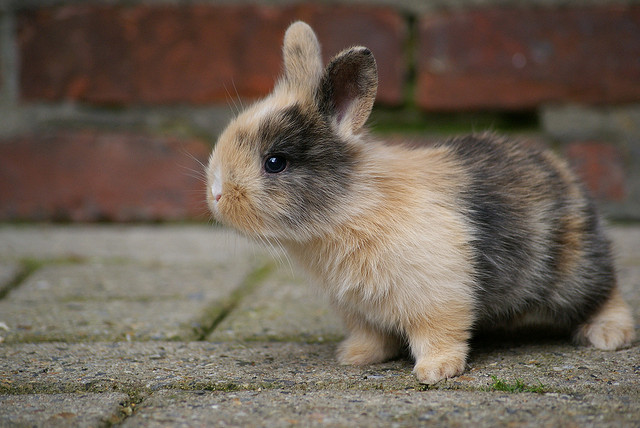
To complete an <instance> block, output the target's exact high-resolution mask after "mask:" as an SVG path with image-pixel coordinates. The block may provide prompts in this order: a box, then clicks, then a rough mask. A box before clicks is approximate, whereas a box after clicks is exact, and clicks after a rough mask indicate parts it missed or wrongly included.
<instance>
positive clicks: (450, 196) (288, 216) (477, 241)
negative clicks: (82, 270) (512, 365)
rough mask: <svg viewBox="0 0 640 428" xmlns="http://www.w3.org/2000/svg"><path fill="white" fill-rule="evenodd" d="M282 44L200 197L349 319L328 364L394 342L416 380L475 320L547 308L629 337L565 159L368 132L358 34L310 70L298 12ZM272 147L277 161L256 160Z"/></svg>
mask: <svg viewBox="0 0 640 428" xmlns="http://www.w3.org/2000/svg"><path fill="white" fill-rule="evenodd" d="M283 53H284V64H285V72H284V76H283V77H282V78H281V79H280V80H279V82H278V83H277V85H276V87H275V89H274V91H273V93H272V94H271V95H269V96H268V97H266V98H265V99H264V100H261V101H259V102H257V103H256V104H254V105H253V106H251V107H249V108H248V109H247V110H245V111H244V112H242V113H241V114H240V115H239V116H238V117H237V118H236V119H235V120H234V121H233V122H232V123H231V124H230V125H229V126H228V128H227V129H226V130H225V131H224V132H223V134H222V135H221V136H220V138H219V140H218V143H217V145H216V148H215V149H214V151H213V153H212V155H211V158H210V161H209V166H208V169H207V174H208V181H209V184H208V185H209V191H208V192H207V193H208V202H209V205H210V207H211V210H212V212H213V214H214V217H215V218H216V219H217V220H218V221H220V222H221V223H223V224H226V225H228V226H231V227H233V228H235V229H237V230H239V231H240V232H242V233H244V234H246V235H247V236H250V237H253V238H256V239H258V240H261V241H273V242H276V243H277V244H278V245H282V246H283V247H284V248H285V249H287V251H288V252H289V254H291V256H292V257H293V258H295V259H296V260H297V261H299V262H300V264H301V265H302V266H303V267H305V268H306V269H307V271H308V272H309V273H310V274H311V275H312V276H313V277H314V278H315V279H316V280H317V282H318V283H319V284H321V286H322V287H323V289H324V291H325V292H326V293H327V295H328V296H329V297H330V299H331V301H332V303H333V305H334V307H335V308H336V310H337V311H338V313H340V314H341V316H342V317H343V319H344V324H345V326H346V328H347V329H348V331H349V336H348V337H347V339H346V340H345V341H344V342H343V343H342V345H341V346H340V349H339V353H338V359H339V361H340V362H341V363H344V364H358V365H360V364H370V363H375V362H380V361H384V360H387V359H389V358H392V357H394V356H395V355H397V354H398V352H399V351H400V350H401V349H402V347H403V346H405V345H408V346H409V348H410V350H411V353H412V355H413V356H414V357H415V360H416V364H415V368H414V372H415V374H416V376H417V378H418V380H419V381H420V382H423V383H435V382H437V381H439V380H441V379H444V378H447V377H452V376H456V375H458V374H460V373H462V372H463V370H464V368H465V364H466V358H467V353H468V340H469V338H470V337H471V334H472V332H473V331H474V329H486V328H489V329H490V328H494V327H511V326H514V325H521V324H531V323H543V324H544V323H552V324H554V325H555V326H562V327H564V328H566V329H568V330H570V331H572V332H574V335H575V337H576V338H577V339H578V340H581V341H583V342H586V343H588V344H591V345H593V346H596V347H599V348H603V349H617V348H619V347H622V346H625V345H628V344H629V343H630V342H631V340H632V338H633V336H634V330H633V320H632V318H631V315H630V311H629V309H628V307H627V306H626V304H625V303H624V302H623V300H622V299H621V297H620V293H619V291H618V290H617V287H616V282H615V273H614V270H613V264H612V260H611V255H610V250H609V244H608V241H607V239H606V237H605V236H604V234H603V231H602V225H601V222H600V219H599V217H598V215H597V214H596V212H595V209H594V207H593V204H592V203H591V201H590V199H589V198H588V197H587V196H586V195H585V192H584V191H583V189H582V186H581V185H580V183H578V182H577V181H576V179H575V177H574V175H573V174H572V173H571V172H570V171H569V169H568V168H567V166H566V164H565V163H564V162H562V161H561V160H559V159H558V158H557V157H555V156H554V155H553V154H552V153H550V152H548V151H545V150H541V149H538V148H535V147H531V146H529V145H524V144H520V143H517V142H514V141H508V140H503V139H499V138H496V137H494V136H492V135H479V136H471V137H465V138H461V139H456V140H451V141H447V142H443V143H441V144H438V145H436V146H434V147H430V148H416V149H410V148H406V147H401V146H388V145H385V144H382V143H380V142H377V141H375V140H373V139H371V138H369V137H368V136H367V134H366V132H365V131H364V130H363V126H364V123H365V121H366V119H367V118H368V116H369V113H370V111H371V108H372V106H373V101H374V98H375V92H376V86H377V73H376V66H375V60H374V59H373V55H372V54H371V52H370V51H369V50H368V49H366V48H363V47H353V48H350V49H346V50H345V51H343V52H341V53H339V54H338V55H337V56H336V57H334V58H333V59H332V60H331V62H330V63H329V65H328V66H327V67H326V68H324V69H323V67H322V63H321V57H320V47H319V44H318V42H317V39H316V37H315V34H314V33H313V31H312V30H311V28H310V27H309V26H307V25H306V24H304V23H301V22H297V23H294V24H292V25H291V27H290V28H289V29H288V30H287V33H286V35H285V41H284V47H283ZM274 158H277V160H279V161H282V162H286V167H285V168H283V169H282V170H281V171H278V172H270V171H268V170H267V169H266V166H265V162H266V161H267V160H268V159H274ZM283 165H285V163H283Z"/></svg>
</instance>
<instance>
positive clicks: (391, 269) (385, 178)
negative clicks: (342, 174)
mask: <svg viewBox="0 0 640 428" xmlns="http://www.w3.org/2000/svg"><path fill="white" fill-rule="evenodd" d="M367 155H368V156H369V158H368V159H366V161H365V162H362V165H363V168H366V169H367V170H368V171H366V174H365V171H362V173H363V175H362V176H363V177H364V176H368V177H371V178H370V180H372V182H367V181H364V182H363V183H362V186H363V188H362V190H361V191H360V192H355V194H356V195H357V196H360V198H358V197H357V196H356V198H353V199H352V200H351V201H350V202H349V203H348V204H346V205H345V208H346V209H349V207H351V209H352V210H353V214H352V216H349V217H350V220H349V221H348V222H346V223H344V225H341V226H339V227H336V229H335V230H333V231H332V232H331V235H329V236H322V237H319V238H317V239H314V240H312V241H310V242H304V243H299V242H285V243H284V245H285V246H286V247H288V248H289V250H290V252H291V254H293V255H294V256H296V257H297V258H298V259H299V261H300V262H301V263H302V264H303V265H305V266H307V268H308V270H309V271H310V272H312V273H313V274H314V275H315V276H316V278H317V279H318V280H319V281H320V282H321V283H322V284H323V285H324V286H325V288H326V289H327V292H328V294H329V296H331V298H332V301H333V303H334V306H335V307H336V308H337V309H338V311H339V312H340V313H341V314H342V316H343V318H344V319H345V324H346V325H347V326H348V328H349V330H350V336H349V338H348V339H347V340H346V341H345V342H344V343H343V344H342V346H341V349H340V354H339V359H340V361H341V362H343V363H351V364H366V363H370V362H379V361H383V360H385V359H388V358H390V357H392V356H394V355H395V353H397V352H398V349H397V347H396V348H394V344H397V342H398V340H399V339H398V338H402V339H404V340H407V341H408V343H409V345H410V348H411V351H412V353H413V355H414V357H415V358H416V370H415V372H416V375H417V377H418V379H419V380H420V381H421V382H425V383H434V382H436V381H438V380H440V379H442V378H444V377H450V376H455V375H457V374H459V373H461V372H462V370H463V369H464V365H465V361H466V354H467V340H468V339H469V331H470V329H471V326H472V324H473V310H472V307H473V301H472V299H471V297H470V296H472V295H473V292H472V290H470V287H471V286H472V280H471V278H470V269H471V264H472V262H471V255H470V249H469V248H468V244H467V243H468V241H469V236H468V234H467V231H466V230H465V229H464V226H463V222H462V219H460V218H457V215H456V214H455V211H454V209H453V207H454V204H455V201H453V200H452V199H451V197H450V195H453V194H455V193H456V192H455V191H453V189H452V188H454V187H456V186H464V183H463V182H461V181H460V177H464V174H462V173H461V171H459V168H458V167H457V165H456V164H455V163H454V162H453V161H452V160H451V159H450V158H449V155H448V153H447V152H446V151H444V150H433V149H427V150H423V151H415V150H412V151H411V152H410V153H409V152H408V151H407V149H404V148H402V147H386V146H379V147H376V149H375V150H371V151H368V152H367ZM419 171H425V172H424V173H420V172H419ZM374 189H375V190H374ZM363 207H367V209H366V210H363V209H362V208H363Z"/></svg>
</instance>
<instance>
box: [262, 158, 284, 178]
mask: <svg viewBox="0 0 640 428" xmlns="http://www.w3.org/2000/svg"><path fill="white" fill-rule="evenodd" d="M286 167H287V160H286V159H285V158H284V157H283V156H278V155H274V156H267V160H265V161H264V170H265V171H267V172H268V173H270V174H277V173H279V172H282V171H284V169H285V168H286Z"/></svg>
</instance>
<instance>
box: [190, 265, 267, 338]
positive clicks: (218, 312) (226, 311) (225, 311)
mask: <svg viewBox="0 0 640 428" xmlns="http://www.w3.org/2000/svg"><path fill="white" fill-rule="evenodd" d="M274 269H275V266H274V264H273V263H271V262H268V263H265V264H263V265H262V266H260V267H258V268H256V269H254V270H252V271H251V272H249V273H248V274H247V275H246V276H245V277H244V279H243V280H242V282H241V283H240V285H239V286H238V287H237V288H236V289H235V290H234V291H233V292H232V293H231V294H230V295H229V297H227V298H226V299H225V300H223V301H221V302H219V303H217V304H216V305H214V306H213V307H212V308H210V309H209V310H208V311H207V313H206V314H205V316H204V317H203V321H202V322H200V323H199V325H198V327H195V328H194V330H195V335H196V338H195V340H206V339H207V337H208V336H209V335H210V334H211V333H212V332H213V331H214V330H215V329H216V328H217V327H218V326H219V325H220V323H222V321H224V320H225V318H227V317H228V316H229V315H230V314H231V313H232V312H233V311H234V310H235V308H236V307H237V306H238V305H239V304H240V302H241V301H242V300H243V299H244V298H245V297H246V296H248V295H249V294H251V293H252V292H253V291H254V290H255V289H256V288H258V287H259V286H260V285H261V284H262V283H264V280H265V279H266V278H267V277H268V276H269V275H270V274H271V272H273V270H274Z"/></svg>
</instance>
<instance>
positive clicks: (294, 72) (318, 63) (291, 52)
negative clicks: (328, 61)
mask: <svg viewBox="0 0 640 428" xmlns="http://www.w3.org/2000/svg"><path fill="white" fill-rule="evenodd" d="M282 53H283V57H284V71H285V75H284V80H285V82H286V84H287V85H288V86H289V87H290V88H292V87H293V88H295V89H298V90H305V89H306V90H307V91H309V92H310V93H314V92H315V90H316V88H317V86H318V82H319V81H320V77H321V76H322V57H321V54H320V44H319V43H318V38H317V37H316V35H315V33H314V32H313V30H312V29H311V27H310V26H309V25H308V24H306V23H304V22H302V21H297V22H294V23H293V24H291V25H290V26H289V28H288V29H287V32H286V33H285V35H284V44H283V46H282Z"/></svg>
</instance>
